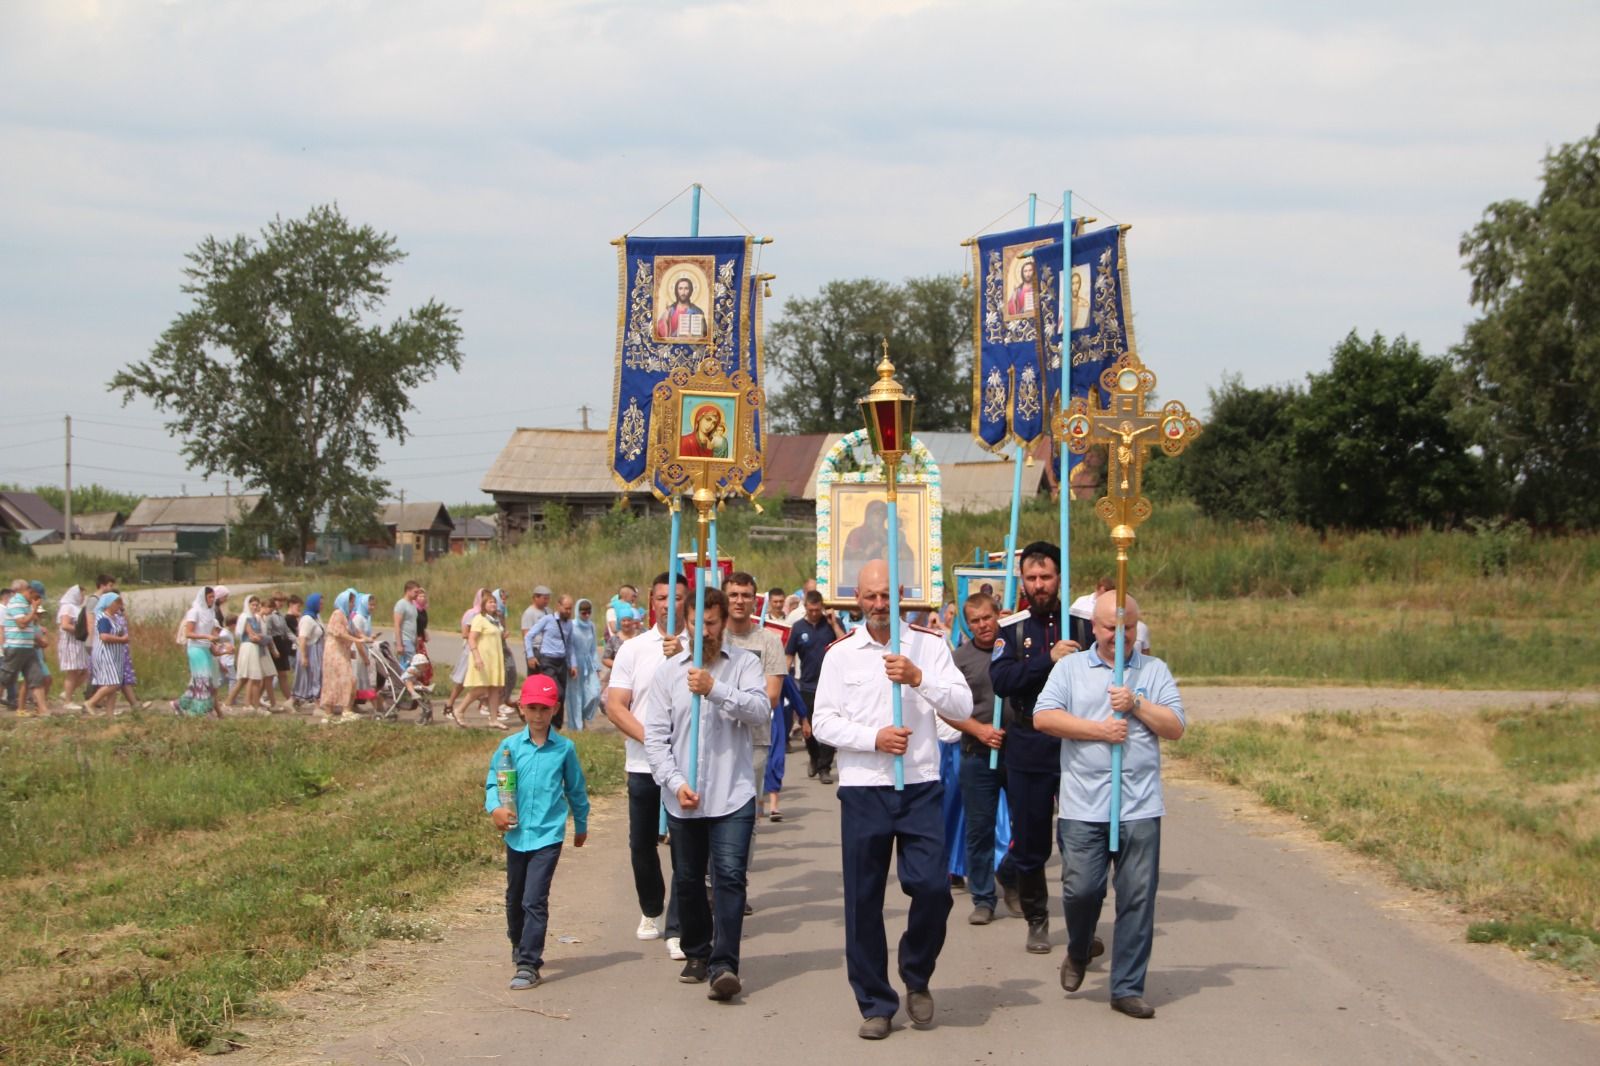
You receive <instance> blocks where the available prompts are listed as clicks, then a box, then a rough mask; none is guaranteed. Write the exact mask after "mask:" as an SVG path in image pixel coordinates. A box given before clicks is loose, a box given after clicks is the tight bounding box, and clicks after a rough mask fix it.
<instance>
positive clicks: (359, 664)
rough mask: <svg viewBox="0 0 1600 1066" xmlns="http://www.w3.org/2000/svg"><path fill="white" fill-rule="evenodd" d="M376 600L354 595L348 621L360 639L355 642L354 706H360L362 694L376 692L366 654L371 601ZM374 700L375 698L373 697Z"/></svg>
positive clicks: (369, 636) (370, 662)
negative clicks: (353, 604)
mask: <svg viewBox="0 0 1600 1066" xmlns="http://www.w3.org/2000/svg"><path fill="white" fill-rule="evenodd" d="M374 599H376V597H374V596H369V595H368V594H367V593H365V592H358V593H356V598H355V607H356V613H355V617H354V618H352V619H350V628H351V630H352V631H354V633H355V635H356V636H357V637H359V638H360V639H359V640H357V641H356V644H355V650H356V662H355V675H356V705H357V706H360V704H361V702H362V698H363V697H362V695H361V694H362V693H363V692H376V690H377V685H376V684H374V680H375V679H374V677H373V671H372V658H371V656H370V654H369V653H368V652H367V645H369V644H371V643H372V642H373V641H372V601H373V600H374ZM373 698H374V699H375V698H376V697H375V696H374V697H373Z"/></svg>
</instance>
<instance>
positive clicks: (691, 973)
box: [678, 959, 706, 985]
mask: <svg viewBox="0 0 1600 1066" xmlns="http://www.w3.org/2000/svg"><path fill="white" fill-rule="evenodd" d="M705 979H706V960H705V959H689V960H688V961H686V962H685V963H684V964H683V969H682V970H681V971H679V973H678V980H679V981H682V982H683V983H684V984H686V985H697V984H700V983H701V982H702V981H704V980H705Z"/></svg>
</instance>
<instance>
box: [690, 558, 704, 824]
mask: <svg viewBox="0 0 1600 1066" xmlns="http://www.w3.org/2000/svg"><path fill="white" fill-rule="evenodd" d="M705 612H706V568H705V567H704V566H701V567H700V568H698V569H697V570H696V571H695V574H694V667H695V669H696V670H698V669H700V667H701V665H702V664H703V663H704V662H705V642H706V630H705V626H703V625H702V624H701V620H702V619H703V618H704V617H705ZM689 788H690V790H691V791H694V792H698V791H700V697H699V696H698V695H696V696H692V697H690V700H689Z"/></svg>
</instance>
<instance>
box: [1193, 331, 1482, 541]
mask: <svg viewBox="0 0 1600 1066" xmlns="http://www.w3.org/2000/svg"><path fill="white" fill-rule="evenodd" d="M1307 380H1308V383H1309V387H1308V388H1307V389H1306V392H1305V397H1304V399H1303V400H1302V401H1301V402H1300V403H1298V404H1297V405H1296V406H1295V413H1294V430H1293V434H1292V436H1291V438H1290V456H1291V459H1292V462H1293V469H1294V495H1295V500H1296V505H1297V510H1298V511H1299V515H1300V517H1301V518H1302V519H1303V520H1305V521H1306V522H1308V523H1310V524H1311V525H1313V526H1315V527H1317V528H1318V529H1325V528H1328V527H1330V526H1336V527H1345V528H1354V529H1410V528H1414V527H1417V526H1444V525H1451V524H1454V523H1457V522H1460V521H1462V520H1464V519H1465V517H1466V515H1467V513H1468V512H1470V511H1471V510H1472V509H1473V508H1474V506H1475V505H1477V504H1478V503H1479V501H1481V498H1482V489H1483V482H1482V469H1481V463H1480V462H1479V461H1478V460H1477V458H1476V457H1475V456H1473V455H1472V454H1471V453H1470V452H1469V450H1468V449H1469V446H1470V440H1469V438H1468V436H1467V433H1466V432H1465V430H1464V429H1463V428H1461V427H1460V426H1459V425H1458V424H1457V422H1456V421H1455V419H1454V418H1453V415H1452V407H1451V392H1452V388H1453V386H1454V380H1453V378H1452V375H1451V372H1450V364H1449V361H1448V360H1446V359H1444V358H1441V357H1431V356H1425V355H1423V354H1422V351H1421V349H1420V348H1419V347H1418V346H1417V345H1416V344H1414V343H1412V342H1410V341H1407V340H1406V339H1405V337H1404V336H1401V337H1399V338H1397V339H1395V340H1394V341H1392V342H1390V341H1386V340H1384V338H1383V336H1382V334H1379V333H1374V334H1373V335H1372V339H1371V340H1367V341H1364V340H1362V339H1361V338H1360V337H1358V336H1357V335H1356V333H1355V331H1354V330H1351V331H1350V335H1349V336H1347V337H1346V338H1345V339H1344V340H1343V341H1342V342H1340V344H1339V346H1338V347H1337V348H1335V349H1334V350H1333V360H1332V365H1331V366H1330V367H1329V368H1328V370H1327V371H1326V372H1325V373H1322V374H1311V375H1308V376H1307ZM1207 432H1208V433H1209V432H1210V430H1209V429H1208V430H1207ZM1201 439H1202V440H1204V438H1203V437H1202V438H1201ZM1197 443H1198V442H1197Z"/></svg>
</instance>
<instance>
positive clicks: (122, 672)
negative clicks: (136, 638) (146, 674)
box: [89, 614, 139, 686]
mask: <svg viewBox="0 0 1600 1066" xmlns="http://www.w3.org/2000/svg"><path fill="white" fill-rule="evenodd" d="M97 628H98V629H99V631H100V633H101V635H102V636H104V635H106V634H111V635H112V636H118V637H122V636H127V633H128V616H127V615H124V614H103V615H101V616H100V621H99V623H98V624H97ZM89 680H90V681H92V682H94V683H95V684H96V685H103V686H117V685H137V684H138V683H139V678H138V676H137V675H135V674H134V672H133V650H132V648H130V647H129V646H128V645H127V644H121V643H118V644H111V643H108V642H106V641H104V640H97V641H95V642H94V656H93V659H92V660H91V662H90V664H89Z"/></svg>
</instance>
